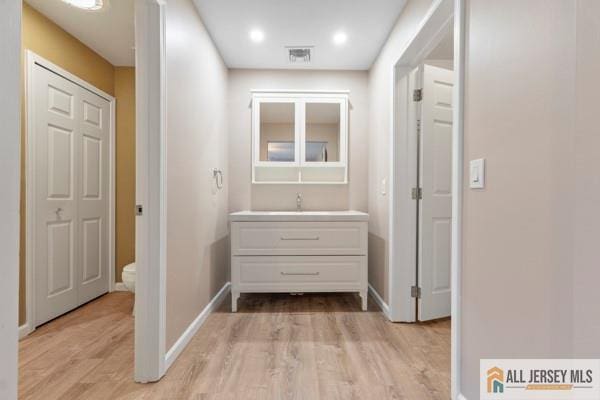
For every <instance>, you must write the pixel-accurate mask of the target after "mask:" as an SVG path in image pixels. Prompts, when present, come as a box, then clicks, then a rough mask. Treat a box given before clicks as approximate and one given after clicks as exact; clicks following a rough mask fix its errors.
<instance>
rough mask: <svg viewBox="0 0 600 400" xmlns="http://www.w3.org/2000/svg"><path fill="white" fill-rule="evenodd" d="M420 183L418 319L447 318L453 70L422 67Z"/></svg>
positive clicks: (450, 240)
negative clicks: (419, 294)
mask: <svg viewBox="0 0 600 400" xmlns="http://www.w3.org/2000/svg"><path fill="white" fill-rule="evenodd" d="M422 71H423V75H422V76H423V97H422V101H421V135H420V146H419V149H420V153H419V182H420V188H421V190H422V199H421V201H420V204H419V257H418V283H419V287H420V288H421V296H420V298H419V302H418V319H419V320H420V321H427V320H431V319H436V318H442V317H448V316H449V315H450V305H451V301H450V287H451V286H450V277H451V275H450V254H451V244H452V236H451V226H452V88H453V75H454V73H453V71H450V70H447V69H443V68H438V67H433V66H430V65H424V66H423V70H422Z"/></svg>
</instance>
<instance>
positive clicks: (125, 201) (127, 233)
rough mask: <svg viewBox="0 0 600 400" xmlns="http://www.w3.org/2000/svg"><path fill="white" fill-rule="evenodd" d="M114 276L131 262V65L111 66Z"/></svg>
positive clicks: (132, 141)
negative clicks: (113, 82) (113, 156)
mask: <svg viewBox="0 0 600 400" xmlns="http://www.w3.org/2000/svg"><path fill="white" fill-rule="evenodd" d="M115 97H116V98H117V105H116V146H115V148H116V155H115V158H116V166H115V168H116V181H115V188H116V196H115V197H116V210H115V225H116V226H115V229H116V233H115V240H116V243H115V258H116V259H115V270H116V271H115V272H116V273H115V277H116V280H117V282H121V272H122V271H123V267H125V266H126V265H127V264H129V263H132V262H134V261H135V68H132V67H115Z"/></svg>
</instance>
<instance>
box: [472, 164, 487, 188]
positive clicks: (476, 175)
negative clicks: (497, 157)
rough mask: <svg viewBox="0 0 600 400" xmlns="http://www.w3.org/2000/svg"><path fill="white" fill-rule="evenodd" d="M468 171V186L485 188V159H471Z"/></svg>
mask: <svg viewBox="0 0 600 400" xmlns="http://www.w3.org/2000/svg"><path fill="white" fill-rule="evenodd" d="M469 171H470V173H469V187H470V188H471V189H483V188H485V159H484V158H479V159H477V160H471V162H470V163H469Z"/></svg>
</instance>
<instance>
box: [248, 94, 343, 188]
mask: <svg viewBox="0 0 600 400" xmlns="http://www.w3.org/2000/svg"><path fill="white" fill-rule="evenodd" d="M348 108H349V106H348V92H347V91H329V92H327V91H315V92H300V91H265V90H253V91H252V183H254V184H274V183H275V184H346V183H348V168H347V167H348Z"/></svg>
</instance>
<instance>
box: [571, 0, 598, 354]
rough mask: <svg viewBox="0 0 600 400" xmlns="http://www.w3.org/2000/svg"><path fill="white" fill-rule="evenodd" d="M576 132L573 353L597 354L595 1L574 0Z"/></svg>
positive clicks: (596, 18)
mask: <svg viewBox="0 0 600 400" xmlns="http://www.w3.org/2000/svg"><path fill="white" fill-rule="evenodd" d="M576 33H577V69H576V72H577V81H576V86H575V89H576V91H577V104H576V110H577V111H576V112H577V114H576V118H577V119H576V123H577V129H576V131H575V138H574V140H575V152H576V155H577V158H576V160H575V173H574V174H573V176H574V177H575V185H576V187H575V192H574V196H573V199H575V200H576V204H575V224H576V231H575V237H574V240H575V250H574V257H575V261H574V274H573V283H574V286H573V302H574V310H573V339H574V343H573V352H574V357H581V358H600V342H599V341H598V338H600V317H599V315H598V305H600V290H598V282H600V268H599V265H598V241H599V238H600V212H599V209H598V207H599V205H600V130H599V128H598V93H600V77H599V75H598V72H599V71H600V51H598V43H600V2H598V1H593V0H577V31H576Z"/></svg>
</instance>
